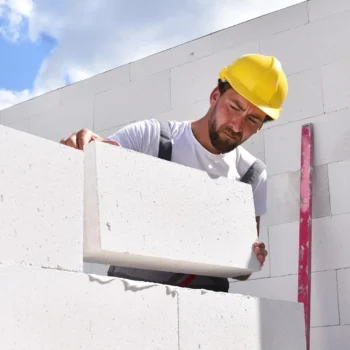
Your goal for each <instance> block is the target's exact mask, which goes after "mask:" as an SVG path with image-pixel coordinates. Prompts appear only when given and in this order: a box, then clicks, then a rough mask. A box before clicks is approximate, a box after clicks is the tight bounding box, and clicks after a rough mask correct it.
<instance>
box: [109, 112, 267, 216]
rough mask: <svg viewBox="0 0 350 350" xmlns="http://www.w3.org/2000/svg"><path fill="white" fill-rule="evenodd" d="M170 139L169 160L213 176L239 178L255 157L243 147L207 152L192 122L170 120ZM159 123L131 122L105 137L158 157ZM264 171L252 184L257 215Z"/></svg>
mask: <svg viewBox="0 0 350 350" xmlns="http://www.w3.org/2000/svg"><path fill="white" fill-rule="evenodd" d="M170 125H171V133H172V138H173V147H172V159H171V161H172V162H176V163H179V164H182V165H185V166H189V167H192V168H197V169H200V170H203V171H206V172H207V173H208V174H210V175H211V176H212V177H219V176H224V177H227V178H231V179H234V180H239V179H240V178H241V177H242V176H243V175H244V174H245V172H246V171H247V170H248V169H249V167H250V166H251V165H252V164H253V162H254V161H255V160H256V158H255V157H254V156H253V155H251V154H250V153H249V152H248V151H247V150H245V149H244V148H243V147H242V146H239V147H237V148H236V149H235V150H233V151H231V152H229V153H226V154H219V155H218V154H213V153H210V152H209V151H207V150H206V149H205V148H204V147H203V146H202V145H201V144H200V143H199V142H198V141H197V139H196V138H195V137H194V135H193V132H192V129H191V121H170ZM159 133H160V124H159V122H158V121H157V120H155V119H150V120H143V121H140V122H136V123H132V124H129V125H127V126H125V127H124V128H122V129H120V130H118V131H117V132H116V133H114V134H113V135H111V136H110V137H108V138H109V139H110V140H114V141H117V142H119V144H120V145H121V146H122V147H124V148H127V149H131V150H134V151H137V152H141V153H145V154H148V155H151V156H154V157H157V156H158V149H159V137H160V135H159ZM266 180H267V173H266V170H264V171H263V172H262V173H261V174H260V176H259V177H258V178H257V179H256V181H255V182H254V183H253V184H252V190H253V195H254V205H255V214H256V216H261V215H263V214H264V213H265V212H266V189H267V182H266Z"/></svg>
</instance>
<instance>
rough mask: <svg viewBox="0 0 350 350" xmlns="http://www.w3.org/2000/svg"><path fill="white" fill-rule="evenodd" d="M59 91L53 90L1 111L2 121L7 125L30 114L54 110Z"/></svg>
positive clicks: (59, 94) (58, 98) (57, 101)
mask: <svg viewBox="0 0 350 350" xmlns="http://www.w3.org/2000/svg"><path fill="white" fill-rule="evenodd" d="M60 98H61V92H60V90H55V91H51V92H48V93H46V94H43V95H40V96H38V97H35V98H32V99H30V100H27V101H25V102H22V103H19V104H16V105H14V106H12V107H9V108H6V109H4V110H2V111H1V115H2V123H3V124H4V125H9V124H13V123H16V122H17V121H19V120H21V119H24V118H27V117H30V116H32V115H36V114H41V113H46V112H50V111H53V110H55V108H58V107H59V105H60Z"/></svg>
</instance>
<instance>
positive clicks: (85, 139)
mask: <svg viewBox="0 0 350 350" xmlns="http://www.w3.org/2000/svg"><path fill="white" fill-rule="evenodd" d="M92 141H100V142H105V143H109V144H110V145H114V146H120V144H119V143H118V142H117V141H112V140H108V139H104V138H102V137H101V136H99V135H97V134H95V133H94V132H92V131H91V130H89V129H81V130H80V131H79V132H77V133H73V134H72V135H71V136H70V137H69V138H68V139H62V140H61V141H60V143H61V144H63V145H67V146H70V147H73V148H77V149H79V150H81V151H83V150H84V146H85V145H87V144H88V143H90V142H92Z"/></svg>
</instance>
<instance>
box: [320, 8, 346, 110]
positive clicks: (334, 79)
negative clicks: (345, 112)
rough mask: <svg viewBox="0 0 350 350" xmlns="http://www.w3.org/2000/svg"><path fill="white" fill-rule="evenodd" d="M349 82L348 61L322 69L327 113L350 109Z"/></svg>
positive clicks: (338, 62)
mask: <svg viewBox="0 0 350 350" xmlns="http://www.w3.org/2000/svg"><path fill="white" fill-rule="evenodd" d="M349 16H350V12H349ZM349 31H350V28H349ZM349 80H350V63H349V61H348V59H346V60H342V61H337V62H335V63H332V64H328V65H325V66H323V67H322V81H323V95H324V106H325V111H326V112H332V111H337V110H339V109H343V108H347V107H350V96H349V94H348V91H349V89H350V83H349Z"/></svg>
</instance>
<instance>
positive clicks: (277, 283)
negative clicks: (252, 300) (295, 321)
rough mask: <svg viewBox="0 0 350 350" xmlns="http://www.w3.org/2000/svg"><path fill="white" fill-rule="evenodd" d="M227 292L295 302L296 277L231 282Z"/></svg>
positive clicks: (296, 290) (296, 291) (296, 299)
mask: <svg viewBox="0 0 350 350" xmlns="http://www.w3.org/2000/svg"><path fill="white" fill-rule="evenodd" d="M229 292H230V293H239V294H243V295H250V296H253V297H257V298H264V299H272V300H280V301H291V302H297V301H298V276H297V275H289V276H282V277H270V278H261V279H256V280H247V281H239V282H232V283H230V289H229Z"/></svg>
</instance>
